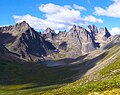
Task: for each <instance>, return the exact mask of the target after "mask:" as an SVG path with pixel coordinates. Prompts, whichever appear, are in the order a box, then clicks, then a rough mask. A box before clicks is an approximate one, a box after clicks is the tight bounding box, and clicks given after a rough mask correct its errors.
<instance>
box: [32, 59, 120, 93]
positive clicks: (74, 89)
mask: <svg viewBox="0 0 120 95" xmlns="http://www.w3.org/2000/svg"><path fill="white" fill-rule="evenodd" d="M115 91H118V92H115ZM107 92H108V94H105V93H107ZM113 93H117V94H115V95H119V94H120V60H118V61H116V62H114V63H112V64H110V65H108V66H107V67H105V68H103V69H102V70H100V71H99V72H98V73H96V74H95V76H94V77H93V78H91V77H90V76H88V77H86V78H84V79H82V80H79V81H76V82H74V83H72V84H69V85H67V86H64V87H61V88H59V89H56V90H52V91H50V90H49V91H46V92H40V93H33V95H34V94H35V95H39V94H40V95H87V94H89V95H100V94H102V95H113Z"/></svg>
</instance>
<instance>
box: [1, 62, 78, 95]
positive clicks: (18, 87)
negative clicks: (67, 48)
mask: <svg viewBox="0 0 120 95" xmlns="http://www.w3.org/2000/svg"><path fill="white" fill-rule="evenodd" d="M70 68H71V67H47V66H45V65H41V64H38V63H26V64H19V63H15V62H8V61H1V62H0V95H19V94H20V95H24V94H25V95H26V94H28V95H29V94H30V93H33V92H40V91H46V90H51V89H56V88H60V87H61V86H63V85H65V84H67V83H70V82H72V76H73V75H74V74H75V73H76V71H72V70H71V69H70Z"/></svg>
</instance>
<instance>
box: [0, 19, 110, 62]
mask: <svg viewBox="0 0 120 95" xmlns="http://www.w3.org/2000/svg"><path fill="white" fill-rule="evenodd" d="M88 28H89V29H90V32H89V31H88V30H86V29H85V28H83V27H81V26H76V25H73V27H72V28H71V29H70V30H69V32H66V31H62V32H59V33H58V34H56V33H55V31H54V30H52V29H51V28H47V29H46V30H45V31H44V32H41V33H40V32H37V31H35V30H34V29H33V28H32V27H30V25H29V24H28V23H26V22H25V21H23V22H21V23H17V24H15V25H11V26H5V27H0V43H1V44H3V45H4V46H5V48H6V49H8V50H9V51H10V52H12V53H15V54H17V55H19V56H20V58H21V59H23V60H26V61H40V60H45V58H46V59H48V58H50V59H51V58H52V59H54V58H53V56H52V54H55V55H54V56H56V54H58V57H60V56H59V54H60V55H62V57H63V58H73V57H78V56H80V55H84V54H87V53H90V52H91V51H93V50H96V49H97V48H100V47H102V46H104V45H105V44H106V43H107V42H108V41H110V40H109V39H110V36H111V35H110V33H109V32H108V30H107V28H106V27H105V28H100V30H99V31H98V29H97V27H96V26H95V25H89V26H88Z"/></svg>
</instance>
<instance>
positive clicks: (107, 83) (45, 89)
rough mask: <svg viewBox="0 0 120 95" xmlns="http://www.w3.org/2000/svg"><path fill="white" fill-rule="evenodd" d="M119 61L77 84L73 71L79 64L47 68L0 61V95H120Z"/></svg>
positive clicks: (111, 50)
mask: <svg viewBox="0 0 120 95" xmlns="http://www.w3.org/2000/svg"><path fill="white" fill-rule="evenodd" d="M116 49H117V50H116ZM118 50H120V48H119V47H118V46H117V47H113V48H112V49H110V50H109V51H110V52H108V54H107V55H106V57H104V59H103V60H105V59H107V58H109V57H110V56H111V55H113V54H115V53H116V52H118ZM119 58H120V57H119V56H118V58H116V62H114V63H111V64H109V65H108V66H106V67H104V68H103V69H102V70H100V71H98V72H96V73H95V74H94V75H92V76H87V77H85V78H83V79H81V80H78V81H76V82H73V81H72V77H73V75H74V74H76V73H77V72H78V71H74V70H71V69H73V68H76V67H79V64H78V65H73V66H65V67H47V66H45V65H41V64H36V63H29V64H19V63H16V62H8V61H0V95H100V94H102V95H114V94H115V95H117V94H118V95H119V94H120V59H119ZM80 66H81V65H80ZM71 82H73V83H71Z"/></svg>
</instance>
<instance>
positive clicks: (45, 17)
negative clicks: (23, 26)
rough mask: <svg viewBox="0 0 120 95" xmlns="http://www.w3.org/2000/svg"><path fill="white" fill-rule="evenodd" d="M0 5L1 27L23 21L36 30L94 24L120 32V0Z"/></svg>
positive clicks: (24, 0) (6, 1)
mask: <svg viewBox="0 0 120 95" xmlns="http://www.w3.org/2000/svg"><path fill="white" fill-rule="evenodd" d="M0 7H1V9H2V11H1V14H0V26H3V25H11V24H15V23H16V22H21V21H23V20H25V21H26V22H28V23H29V24H30V25H31V26H32V27H33V28H35V29H36V30H42V29H45V28H47V27H51V28H52V29H55V30H56V31H57V30H65V29H70V28H71V26H72V25H73V24H77V25H80V26H83V27H87V25H89V24H95V25H96V26H97V27H99V28H100V27H107V28H108V30H110V32H111V33H112V34H120V0H1V1H0Z"/></svg>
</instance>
